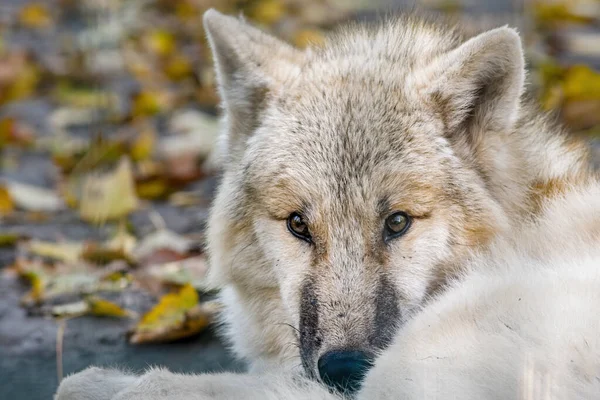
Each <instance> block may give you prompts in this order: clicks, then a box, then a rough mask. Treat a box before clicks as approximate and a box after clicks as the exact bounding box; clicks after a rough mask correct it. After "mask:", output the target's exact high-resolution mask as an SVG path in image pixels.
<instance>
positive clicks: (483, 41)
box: [204, 10, 524, 385]
mask: <svg viewBox="0 0 600 400" xmlns="http://www.w3.org/2000/svg"><path fill="white" fill-rule="evenodd" d="M204 26H205V29H206V31H207V33H208V38H209V42H210V45H211V48H212V50H213V55H214V60H215V64H216V72H217V78H218V82H219V91H220V95H221V99H222V107H223V110H224V131H223V135H222V143H221V145H222V151H223V155H224V158H223V164H224V175H223V179H222V182H221V184H220V188H219V190H218V194H217V197H216V199H215V202H214V205H213V208H212V211H211V217H210V221H209V232H208V237H209V245H208V251H209V257H210V262H211V272H210V274H211V279H212V280H213V282H215V283H217V284H219V285H221V286H224V287H227V289H226V291H225V292H224V297H225V302H226V303H227V305H228V307H229V310H228V314H229V316H226V317H225V318H226V320H227V322H228V324H229V334H230V337H231V338H232V340H233V342H234V347H235V348H236V349H237V351H238V352H239V353H241V355H243V356H247V357H251V358H257V357H263V358H264V357H266V358H268V357H271V356H272V357H273V358H280V359H283V358H285V356H290V357H292V358H293V357H294V353H295V355H299V356H300V359H301V363H302V365H303V367H304V369H305V371H306V372H307V373H308V374H309V375H313V376H321V378H323V379H325V380H327V379H328V378H327V377H328V376H329V378H331V377H332V376H334V375H336V374H338V375H339V374H341V375H343V376H345V377H347V376H348V375H350V374H354V373H355V372H358V373H360V372H361V371H358V370H362V369H364V368H366V367H367V366H368V365H369V364H370V362H371V360H372V359H373V357H374V356H376V355H377V353H378V352H379V351H381V350H382V349H384V348H385V347H386V345H387V344H388V343H389V342H390V340H391V339H392V337H393V335H394V332H395V331H396V330H397V329H398V327H400V326H401V325H402V323H403V321H404V320H406V318H409V317H410V315H411V314H412V313H414V312H415V311H417V310H418V309H419V308H420V307H421V306H422V305H423V304H424V302H426V300H427V299H428V297H429V296H430V295H431V294H432V293H434V292H435V291H436V290H438V289H439V288H440V287H442V286H443V283H444V282H445V281H446V280H447V279H448V278H449V277H451V276H453V274H455V273H456V272H457V271H459V270H460V266H461V262H462V261H463V260H464V259H465V257H467V256H468V254H469V253H470V252H471V251H472V250H474V249H477V248H480V247H481V246H484V245H485V244H486V243H487V242H488V241H489V240H490V239H491V238H492V237H494V236H495V235H496V234H497V233H498V232H500V231H502V230H505V229H507V227H508V226H509V225H510V218H509V215H508V212H507V210H506V207H505V206H504V203H506V201H505V200H502V199H500V198H499V197H500V196H499V195H498V193H500V192H503V191H504V192H505V191H506V190H507V187H508V188H510V184H511V182H510V179H507V180H506V181H502V179H492V178H493V177H492V174H494V173H495V172H494V165H493V164H494V162H495V161H497V160H499V158H502V157H504V156H505V155H504V154H503V152H502V149H501V148H500V150H498V151H496V150H495V151H490V149H497V148H498V147H497V146H495V145H494V140H495V139H494V137H495V135H499V134H500V132H502V133H506V132H510V131H511V130H512V129H513V125H514V124H515V122H516V121H517V119H518V115H519V103H520V96H521V92H522V89H523V80H524V68H523V56H522V49H521V44H520V40H519V37H518V35H517V33H516V32H515V31H514V30H511V29H509V28H499V29H495V30H492V31H489V32H486V33H483V34H481V35H479V36H477V37H474V38H472V39H470V40H467V41H464V40H462V39H461V38H460V37H459V36H458V35H457V34H455V33H454V32H453V31H452V30H448V29H441V28H438V27H437V26H435V25H430V24H429V23H427V22H423V21H422V20H419V19H416V18H413V17H406V18H401V19H399V20H394V21H389V22H388V23H387V24H386V25H384V26H382V27H379V28H373V27H365V26H351V27H348V28H346V30H344V31H341V32H340V33H338V34H337V35H334V36H333V37H332V38H330V42H329V44H326V45H325V46H324V47H323V48H317V49H308V50H305V51H301V50H298V49H295V48H293V47H291V46H289V45H287V44H285V43H283V42H281V41H279V40H278V39H276V38H274V37H271V36H268V35H267V34H264V33H262V32H261V31H259V30H257V29H255V28H253V27H251V26H249V25H247V24H245V23H243V22H242V21H239V20H237V19H235V18H232V17H227V16H223V15H221V14H219V13H217V12H216V11H212V10H211V11H208V12H207V13H206V14H205V17H204ZM504 161H510V160H507V159H505V160H504ZM499 162H500V161H499ZM490 164H492V165H490ZM515 195H516V194H515ZM505 197H506V196H505ZM290 343H295V344H297V345H298V348H299V350H296V349H295V348H294V347H293V346H292V347H291V348H290V346H289V345H290ZM340 360H342V361H340ZM328 363H329V365H328ZM334 370H335V371H334ZM340 371H341V372H340ZM331 379H333V380H335V379H337V378H331ZM347 383H348V384H351V383H352V382H347ZM334 384H336V385H337V384H340V382H339V380H338V381H337V382H334Z"/></svg>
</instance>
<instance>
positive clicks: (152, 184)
mask: <svg viewBox="0 0 600 400" xmlns="http://www.w3.org/2000/svg"><path fill="white" fill-rule="evenodd" d="M135 190H136V193H137V194H138V196H140V198H142V199H148V200H155V199H160V198H164V197H166V196H167V195H168V194H169V192H171V190H172V189H171V188H170V187H169V183H168V182H167V181H166V180H164V179H161V178H156V179H150V180H146V181H143V182H137V183H136V184H135Z"/></svg>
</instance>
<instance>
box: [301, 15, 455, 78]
mask: <svg viewBox="0 0 600 400" xmlns="http://www.w3.org/2000/svg"><path fill="white" fill-rule="evenodd" d="M463 41H464V39H463V37H462V35H461V34H460V33H459V31H458V30H457V29H456V28H454V27H451V26H448V25H445V24H443V23H442V22H441V21H439V20H433V19H432V18H430V17H427V16H424V15H417V14H404V15H401V16H395V17H389V18H385V19H383V20H382V21H378V22H375V23H372V24H365V23H351V24H348V25H345V26H342V27H341V28H339V29H338V30H337V31H336V32H334V33H333V34H332V35H330V36H329V40H328V41H327V42H326V45H325V46H323V47H320V48H316V49H314V51H313V55H314V58H312V60H313V61H314V62H323V61H330V60H335V61H339V60H340V59H348V58H349V57H350V58H351V57H357V58H358V59H360V60H362V61H363V62H364V61H366V60H372V59H374V58H376V59H380V60H387V61H389V62H390V63H393V64H395V65H397V66H398V67H400V68H402V66H404V67H410V66H414V65H417V64H420V63H427V62H429V61H431V59H432V58H434V57H436V56H438V55H440V54H442V53H444V52H447V51H449V50H451V49H453V48H455V47H457V46H458V45H459V44H460V43H461V42H463ZM364 64H368V63H366V62H364Z"/></svg>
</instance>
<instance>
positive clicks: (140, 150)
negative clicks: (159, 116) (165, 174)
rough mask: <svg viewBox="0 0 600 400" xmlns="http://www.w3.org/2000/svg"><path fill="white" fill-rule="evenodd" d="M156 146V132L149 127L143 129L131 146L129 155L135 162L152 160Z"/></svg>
mask: <svg viewBox="0 0 600 400" xmlns="http://www.w3.org/2000/svg"><path fill="white" fill-rule="evenodd" d="M155 145H156V132H154V130H153V129H152V128H151V127H149V126H144V127H142V129H141V131H140V132H139V134H138V135H137V137H136V138H135V140H134V141H133V143H132V144H131V149H130V150H129V154H130V155H131V159H132V160H133V161H143V160H147V159H148V158H150V156H151V155H152V152H153V151H154V147H155Z"/></svg>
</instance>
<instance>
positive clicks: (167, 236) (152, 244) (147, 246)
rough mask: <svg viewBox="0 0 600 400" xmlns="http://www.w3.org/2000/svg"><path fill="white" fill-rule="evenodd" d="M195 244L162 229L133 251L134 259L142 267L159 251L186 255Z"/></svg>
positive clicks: (144, 240) (144, 239)
mask: <svg viewBox="0 0 600 400" xmlns="http://www.w3.org/2000/svg"><path fill="white" fill-rule="evenodd" d="M193 244H194V242H193V241H191V240H190V239H188V238H186V237H184V236H181V235H179V234H177V233H175V232H173V231H170V230H167V229H160V230H158V231H156V232H153V233H151V234H149V235H148V236H146V237H145V238H143V239H142V240H141V241H140V242H139V244H138V245H137V246H136V248H135V249H134V250H133V257H134V259H135V260H136V261H137V262H138V263H139V264H142V265H147V264H148V261H149V260H150V259H151V257H152V255H153V254H154V253H156V252H157V251H158V250H171V251H173V252H175V253H177V254H181V255H182V256H183V255H186V254H187V253H188V252H189V250H190V248H192V246H193Z"/></svg>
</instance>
